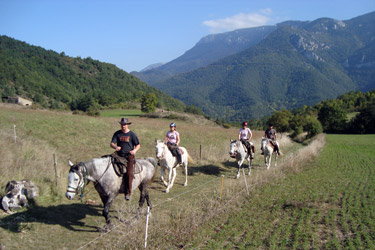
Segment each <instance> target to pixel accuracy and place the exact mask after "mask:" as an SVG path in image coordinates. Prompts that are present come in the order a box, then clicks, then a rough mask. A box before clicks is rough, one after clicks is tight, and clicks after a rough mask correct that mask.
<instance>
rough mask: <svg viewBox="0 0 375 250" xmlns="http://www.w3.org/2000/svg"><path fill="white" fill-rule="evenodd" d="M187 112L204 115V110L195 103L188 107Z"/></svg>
mask: <svg viewBox="0 0 375 250" xmlns="http://www.w3.org/2000/svg"><path fill="white" fill-rule="evenodd" d="M185 112H187V113H190V114H196V115H203V112H202V110H201V109H200V108H198V107H197V106H195V105H194V104H192V105H190V106H188V107H186V109H185Z"/></svg>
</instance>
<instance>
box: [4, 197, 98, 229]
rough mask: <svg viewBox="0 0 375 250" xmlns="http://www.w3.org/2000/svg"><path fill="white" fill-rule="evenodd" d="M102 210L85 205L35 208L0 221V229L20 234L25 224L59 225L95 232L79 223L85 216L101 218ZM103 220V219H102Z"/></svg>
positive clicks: (90, 227)
mask: <svg viewBox="0 0 375 250" xmlns="http://www.w3.org/2000/svg"><path fill="white" fill-rule="evenodd" d="M101 211H102V208H101V207H99V206H89V205H86V204H80V203H77V204H64V205H57V206H49V207H40V206H35V207H31V208H29V209H27V210H26V211H22V212H17V213H14V214H12V215H9V216H7V217H4V218H3V219H1V220H0V227H2V228H4V229H6V230H9V231H11V232H18V233H19V232H22V228H23V227H25V223H33V222H37V223H44V224H48V225H60V226H63V227H66V228H67V229H69V230H72V231H84V232H97V231H98V228H97V227H94V226H88V225H86V224H85V223H84V222H82V221H80V220H82V219H84V218H85V217H86V216H87V215H92V216H102V214H101ZM103 220H104V218H103Z"/></svg>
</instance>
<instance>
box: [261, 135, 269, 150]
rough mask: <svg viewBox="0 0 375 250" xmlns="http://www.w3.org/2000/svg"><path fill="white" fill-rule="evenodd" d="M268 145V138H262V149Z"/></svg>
mask: <svg viewBox="0 0 375 250" xmlns="http://www.w3.org/2000/svg"><path fill="white" fill-rule="evenodd" d="M267 143H268V140H267V138H265V137H262V141H261V145H262V148H264V147H265V146H266V145H267Z"/></svg>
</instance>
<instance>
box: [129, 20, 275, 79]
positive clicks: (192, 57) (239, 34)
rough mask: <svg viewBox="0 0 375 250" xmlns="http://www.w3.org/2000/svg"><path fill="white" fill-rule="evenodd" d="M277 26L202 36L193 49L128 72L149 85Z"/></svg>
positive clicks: (244, 44)
mask: <svg viewBox="0 0 375 250" xmlns="http://www.w3.org/2000/svg"><path fill="white" fill-rule="evenodd" d="M275 29H276V26H262V27H257V28H247V29H239V30H235V31H231V32H226V33H221V34H214V35H208V36H206V37H203V38H202V39H201V40H200V41H199V42H198V43H197V44H196V45H195V46H194V47H193V48H192V49H190V50H188V51H186V52H185V53H184V54H183V55H182V56H180V57H178V58H176V59H174V60H172V61H170V62H168V63H166V64H164V65H162V66H160V67H156V68H155V67H154V68H152V69H150V70H145V71H144V70H142V71H141V72H131V74H132V75H134V76H136V77H138V78H139V79H141V80H143V81H145V82H147V83H148V84H150V85H151V86H153V85H154V84H155V83H157V82H160V81H163V80H166V79H168V78H170V77H172V76H174V75H176V74H179V73H183V72H188V71H191V70H194V69H198V68H200V67H204V66H206V65H208V64H210V63H213V62H215V61H217V60H219V59H221V58H224V57H226V56H229V55H233V54H235V53H237V52H240V51H242V50H244V49H247V48H249V47H251V46H253V45H255V44H257V43H259V42H260V41H261V40H263V39H264V38H265V37H266V36H267V35H268V34H269V33H271V32H272V31H274V30H275Z"/></svg>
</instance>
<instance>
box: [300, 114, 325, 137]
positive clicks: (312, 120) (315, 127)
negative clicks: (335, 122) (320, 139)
mask: <svg viewBox="0 0 375 250" xmlns="http://www.w3.org/2000/svg"><path fill="white" fill-rule="evenodd" d="M303 130H304V131H306V132H307V137H309V138H311V137H313V136H315V135H317V134H320V133H322V132H323V128H322V124H321V123H320V122H319V120H318V119H317V118H316V117H315V116H306V119H305V124H304V126H303Z"/></svg>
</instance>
